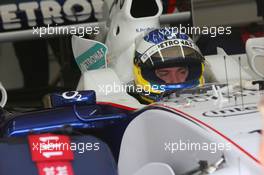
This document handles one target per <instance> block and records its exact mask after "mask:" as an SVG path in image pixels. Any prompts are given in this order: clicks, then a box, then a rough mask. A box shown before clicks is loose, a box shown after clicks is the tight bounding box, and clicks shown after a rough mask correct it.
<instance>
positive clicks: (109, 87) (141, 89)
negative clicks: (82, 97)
mask: <svg viewBox="0 0 264 175" xmlns="http://www.w3.org/2000/svg"><path fill="white" fill-rule="evenodd" d="M150 89H152V90H158V91H161V92H165V85H144V86H143V85H135V84H116V83H115V82H114V83H113V84H106V85H99V91H100V93H103V94H105V95H108V94H111V93H120V92H123V93H126V92H134V93H138V94H142V93H144V94H145V95H150Z"/></svg>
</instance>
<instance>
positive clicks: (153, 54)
mask: <svg viewBox="0 0 264 175" xmlns="http://www.w3.org/2000/svg"><path fill="white" fill-rule="evenodd" d="M173 41H179V40H170V41H167V42H168V43H167V44H166V43H165V44H164V43H161V44H159V45H155V46H153V47H151V48H150V49H149V50H148V51H146V52H145V53H144V54H143V55H141V57H140V62H141V63H140V64H141V65H140V67H141V69H142V76H143V77H144V79H146V80H148V81H149V82H152V83H154V84H168V83H166V82H165V81H164V80H162V79H160V78H159V77H157V75H156V74H155V70H157V69H162V68H173V67H182V68H186V69H187V70H188V76H187V78H186V80H185V81H186V82H187V81H188V82H193V81H197V80H198V79H199V78H200V77H201V76H202V64H203V62H204V57H203V56H202V55H201V53H200V51H199V49H198V48H197V47H196V48H195V46H194V44H192V43H188V45H187V44H186V45H183V44H177V43H176V44H175V43H174V44H171V43H169V42H173ZM177 83H178V81H175V82H171V83H170V84H177Z"/></svg>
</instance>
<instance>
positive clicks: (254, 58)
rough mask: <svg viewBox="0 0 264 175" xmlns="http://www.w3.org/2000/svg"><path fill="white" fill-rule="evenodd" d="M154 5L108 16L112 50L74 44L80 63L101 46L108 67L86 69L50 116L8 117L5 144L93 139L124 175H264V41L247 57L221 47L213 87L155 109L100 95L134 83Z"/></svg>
mask: <svg viewBox="0 0 264 175" xmlns="http://www.w3.org/2000/svg"><path fill="white" fill-rule="evenodd" d="M153 2H154V5H155V6H156V7H158V8H157V9H158V10H157V11H155V13H150V14H149V16H148V17H137V18H136V19H135V17H134V18H133V15H131V13H132V12H133V11H131V10H130V9H131V8H132V7H131V6H132V2H131V1H117V3H114V4H112V6H111V8H109V9H111V10H109V9H108V12H109V14H108V15H105V16H108V17H109V18H108V26H107V27H106V29H107V31H106V40H105V45H106V46H107V47H105V46H104V45H103V44H101V43H99V42H98V41H92V40H86V39H80V38H78V37H73V40H72V41H73V51H74V55H75V57H76V58H80V56H82V55H83V54H87V53H89V52H88V51H89V50H90V48H91V47H93V46H95V45H96V46H98V47H97V50H95V51H93V52H92V53H97V54H98V55H100V56H101V59H102V60H105V61H104V62H103V63H102V65H104V64H105V67H104V68H102V69H98V68H97V67H96V68H94V67H89V68H91V69H93V70H89V71H87V70H85V69H83V70H82V71H83V75H82V77H81V79H80V82H79V85H78V88H77V90H76V91H72V92H64V93H54V94H52V95H51V96H50V102H51V105H50V106H51V107H52V108H51V109H46V110H42V111H35V112H31V113H25V114H18V115H16V116H14V115H7V114H4V115H2V116H3V118H4V119H3V120H4V121H5V123H4V127H3V133H4V137H6V138H8V137H14V136H25V135H28V134H32V133H45V132H64V133H65V132H69V131H70V132H71V131H73V130H77V131H78V132H79V131H81V132H88V134H94V135H96V136H98V137H100V138H102V139H103V140H104V141H106V143H107V144H108V145H109V146H110V148H111V150H112V152H113V154H114V156H115V157H116V158H117V159H118V173H119V174H120V175H132V174H133V175H141V174H142V175H143V174H144V175H148V174H164V175H174V174H179V175H181V174H182V175H195V174H215V175H227V174H234V175H236V174H237V175H247V174H251V175H259V174H263V170H262V167H261V165H260V161H259V158H258V152H259V145H260V137H261V117H260V113H259V112H258V110H257V103H258V102H259V100H260V98H261V96H262V90H263V86H264V83H263V81H262V80H261V79H262V78H263V77H264V72H263V70H262V66H260V65H263V64H264V62H263V57H264V56H263V45H264V41H263V38H260V39H252V40H249V41H248V43H247V53H246V54H243V55H232V56H228V55H227V54H226V53H225V52H224V51H223V49H221V48H218V55H214V56H207V57H206V59H207V61H208V65H209V66H211V67H210V68H211V70H213V71H212V72H210V74H211V75H210V76H212V77H213V83H208V84H206V85H205V86H203V87H197V88H192V89H186V90H182V91H175V92H173V93H172V94H170V96H167V97H164V99H163V100H162V101H160V102H157V103H154V104H151V105H143V104H141V103H139V102H138V101H137V100H136V99H135V98H133V97H131V96H130V95H128V94H127V93H126V92H125V91H120V92H108V93H105V92H102V91H100V89H101V88H100V87H102V86H106V85H109V86H112V85H113V84H115V85H116V86H122V84H125V83H127V82H129V81H131V78H132V77H131V72H130V70H131V66H132V60H133V59H132V57H133V52H134V43H133V42H134V38H135V37H137V36H138V35H140V33H142V32H144V31H148V30H151V29H153V28H157V27H159V16H160V15H161V11H162V7H161V3H160V1H158V0H156V1H153ZM105 3H106V4H105V5H106V6H105V7H106V8H107V7H110V6H109V4H108V3H109V2H108V1H106V2H105ZM128 19H130V20H128ZM124 38H125V40H124ZM98 44H99V45H100V46H99V45H98ZM106 48H108V50H107V49H106ZM107 51H108V54H107V55H106V52H107ZM90 56H91V55H90ZM108 57H109V58H108ZM106 60H107V61H106ZM107 62H109V63H110V64H106V63H107ZM124 63H125V65H126V67H125V66H124ZM81 64H82V62H79V65H80V68H81ZM124 72H126V74H125V73H124ZM208 74H209V73H208ZM257 80H259V81H257ZM252 83H253V84H252ZM95 96H96V97H95ZM95 99H96V100H95ZM69 128H70V129H69ZM0 144H1V143H0ZM0 165H1V162H0ZM0 167H1V166H0ZM102 168H103V167H102ZM0 172H1V169H0Z"/></svg>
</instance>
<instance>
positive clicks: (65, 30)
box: [33, 25, 100, 37]
mask: <svg viewBox="0 0 264 175" xmlns="http://www.w3.org/2000/svg"><path fill="white" fill-rule="evenodd" d="M99 33H100V28H99V27H98V26H95V27H91V26H69V27H67V26H50V25H47V27H33V35H39V37H43V36H45V35H78V36H79V37H84V36H86V35H98V34H99Z"/></svg>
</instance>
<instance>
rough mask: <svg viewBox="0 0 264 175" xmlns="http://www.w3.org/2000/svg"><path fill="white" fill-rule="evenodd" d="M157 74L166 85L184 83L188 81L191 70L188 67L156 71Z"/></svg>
mask: <svg viewBox="0 0 264 175" xmlns="http://www.w3.org/2000/svg"><path fill="white" fill-rule="evenodd" d="M155 74H156V75H157V77H158V78H160V79H161V80H163V81H165V82H166V83H182V82H185V81H186V79H187V77H188V74H189V70H188V68H186V67H170V68H161V69H156V70H155Z"/></svg>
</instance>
